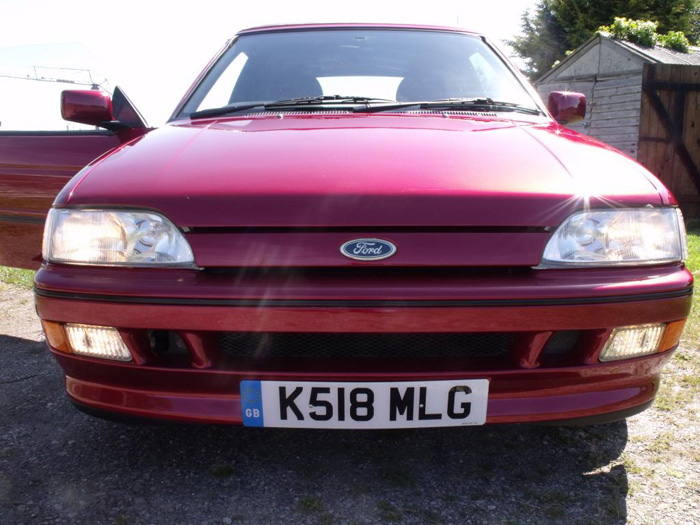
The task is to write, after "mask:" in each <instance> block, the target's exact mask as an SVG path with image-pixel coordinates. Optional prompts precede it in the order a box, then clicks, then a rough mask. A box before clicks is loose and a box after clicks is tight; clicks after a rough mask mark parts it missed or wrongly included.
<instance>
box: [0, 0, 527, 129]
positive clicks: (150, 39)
mask: <svg viewBox="0 0 700 525" xmlns="http://www.w3.org/2000/svg"><path fill="white" fill-rule="evenodd" d="M535 3H536V1H535V0H489V1H486V2H485V1H483V0H478V1H474V0H461V1H456V0H430V1H428V2H426V1H423V2H414V3H411V2H407V1H401V2H397V1H379V0H373V1H367V0H353V1H352V2H328V1H302V0H299V1H263V0H259V1H257V2H238V1H234V0H229V1H223V0H197V1H194V2H193V1H188V2H183V1H177V0H171V1H167V2H166V1H160V0H139V1H136V0H118V1H112V2H104V1H99V0H91V1H85V0H61V1H56V0H0V21H2V23H1V24H0V26H1V27H2V30H0V75H3V74H5V75H8V74H9V75H19V76H27V75H34V74H36V75H37V76H40V77H41V76H43V77H45V78H61V79H69V80H74V81H75V80H77V81H86V82H87V81H94V82H96V83H101V82H104V81H105V80H106V82H105V83H104V86H105V87H107V88H113V87H114V86H115V85H119V86H120V87H122V88H123V89H124V90H125V92H126V93H127V95H128V96H129V98H130V99H131V100H132V101H133V102H134V104H135V105H136V107H137V108H138V109H139V110H140V111H141V113H142V114H143V115H144V116H145V117H146V120H147V121H148V123H149V124H150V125H153V126H159V125H161V124H163V123H164V122H165V121H166V120H167V119H168V117H169V116H170V114H171V113H172V111H173V109H174V108H175V106H176V104H177V103H178V101H179V100H180V98H181V97H182V96H183V95H184V93H185V92H186V91H187V89H188V87H189V86H190V84H191V83H192V82H193V81H194V79H195V78H196V76H197V75H198V74H199V72H200V71H201V70H202V69H203V68H204V66H205V65H206V64H207V63H208V62H209V60H210V59H211V57H212V56H214V54H215V53H216V52H217V51H218V50H219V49H220V48H221V47H222V46H223V45H224V44H225V42H226V41H227V40H228V39H229V38H230V37H232V36H233V35H234V34H235V33H236V32H237V31H238V30H240V29H244V28H247V27H253V26H259V25H269V24H292V23H304V22H380V23H387V22H388V23H419V24H433V25H448V26H457V27H465V28H468V29H473V30H476V31H479V32H483V33H485V34H487V35H489V36H490V37H492V38H493V39H495V40H508V39H510V38H512V37H513V36H514V35H515V34H517V33H518V32H519V31H520V19H521V16H522V13H523V12H524V11H525V10H526V9H528V8H530V9H531V8H533V7H534V5H535ZM34 67H39V69H37V70H36V71H35V70H34ZM57 68H79V69H86V70H89V73H88V71H68V70H65V69H57ZM90 77H92V78H90ZM76 88H82V86H71V84H67V83H59V84H56V83H49V82H36V81H29V80H23V79H22V80H18V79H9V78H4V77H1V76H0V130H12V129H38V128H41V127H43V128H44V129H66V126H70V127H71V128H72V129H74V127H73V125H72V124H68V123H66V122H65V121H62V120H61V119H60V115H59V113H58V112H59V96H60V92H61V91H62V90H63V89H76ZM84 89H88V87H85V88H84ZM47 123H49V124H47ZM76 127H77V126H76Z"/></svg>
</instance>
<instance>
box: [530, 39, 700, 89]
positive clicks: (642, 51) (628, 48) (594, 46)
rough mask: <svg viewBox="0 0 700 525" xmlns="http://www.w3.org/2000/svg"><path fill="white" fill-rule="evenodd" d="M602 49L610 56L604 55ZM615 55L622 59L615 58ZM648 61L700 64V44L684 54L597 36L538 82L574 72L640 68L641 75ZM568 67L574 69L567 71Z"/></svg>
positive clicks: (652, 62) (615, 71) (592, 73)
mask: <svg viewBox="0 0 700 525" xmlns="http://www.w3.org/2000/svg"><path fill="white" fill-rule="evenodd" d="M601 52H604V53H606V54H607V55H606V56H605V57H604V56H603V55H602V54H601ZM593 53H595V55H593ZM614 56H617V57H618V58H617V59H614V58H612V57H614ZM625 57H626V58H625ZM606 58H607V60H605V59H606ZM644 63H650V64H687V65H700V47H691V49H690V53H680V52H678V51H673V50H671V49H667V48H664V47H661V46H655V47H642V46H639V45H637V44H633V43H631V42H627V41H624V40H617V39H613V38H609V37H607V36H603V35H594V36H592V37H591V38H589V39H588V40H587V41H586V42H584V43H583V44H582V45H581V46H579V47H578V48H577V49H576V50H575V51H574V52H573V53H571V54H570V55H569V56H567V57H566V58H565V59H564V60H562V61H561V62H560V63H559V64H557V65H556V67H553V68H552V69H550V70H549V71H547V73H545V74H544V75H542V77H540V78H539V79H538V80H537V81H536V84H541V83H543V82H545V81H546V80H548V79H550V78H554V77H560V78H561V77H566V76H570V75H572V74H573V75H575V76H581V75H584V76H585V75H599V74H603V75H608V76H610V75H613V74H618V73H619V74H622V73H627V74H628V73H630V72H632V71H639V73H640V74H641V71H642V67H643V64H644ZM567 69H570V71H566V70H567Z"/></svg>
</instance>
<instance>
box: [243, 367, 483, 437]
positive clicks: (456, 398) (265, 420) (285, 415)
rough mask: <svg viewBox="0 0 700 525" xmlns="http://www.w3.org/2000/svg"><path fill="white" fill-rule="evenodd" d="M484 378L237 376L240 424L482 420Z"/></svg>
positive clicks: (413, 424) (400, 424) (403, 424)
mask: <svg viewBox="0 0 700 525" xmlns="http://www.w3.org/2000/svg"><path fill="white" fill-rule="evenodd" d="M488 392H489V381H488V379H465V380H449V381H405V382H386V383H384V382H382V383H337V382H316V381H241V402H242V410H243V424H244V425H246V426H249V427H290V428H355V429H358V428H418V427H451V426H462V425H483V424H484V422H485V421H486V405H487V402H488Z"/></svg>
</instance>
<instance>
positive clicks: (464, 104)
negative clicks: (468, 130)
mask: <svg viewBox="0 0 700 525" xmlns="http://www.w3.org/2000/svg"><path fill="white" fill-rule="evenodd" d="M410 107H415V108H417V109H440V108H444V109H464V108H469V109H471V110H474V111H518V112H521V113H528V114H531V115H540V114H541V112H540V110H539V109H537V108H532V107H529V106H523V105H520V104H515V103H513V102H501V101H496V100H493V99H491V98H488V97H475V98H448V99H445V100H427V101H412V102H397V103H395V104H380V105H377V106H374V105H372V106H369V107H366V108H364V107H363V108H356V109H354V110H353V111H357V112H361V113H380V112H382V111H395V110H398V109H406V108H410Z"/></svg>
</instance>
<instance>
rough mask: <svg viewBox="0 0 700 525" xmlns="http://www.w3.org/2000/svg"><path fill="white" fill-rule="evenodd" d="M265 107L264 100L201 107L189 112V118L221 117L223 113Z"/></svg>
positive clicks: (227, 113) (230, 113)
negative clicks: (216, 106) (251, 102)
mask: <svg viewBox="0 0 700 525" xmlns="http://www.w3.org/2000/svg"><path fill="white" fill-rule="evenodd" d="M257 108H260V109H265V103H264V102H258V103H257V104H231V105H228V106H221V107H220V108H209V109H201V110H199V111H195V112H194V113H190V115H189V116H190V118H191V119H196V118H209V117H221V116H223V115H232V114H234V113H238V112H240V111H248V110H249V109H257Z"/></svg>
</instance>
